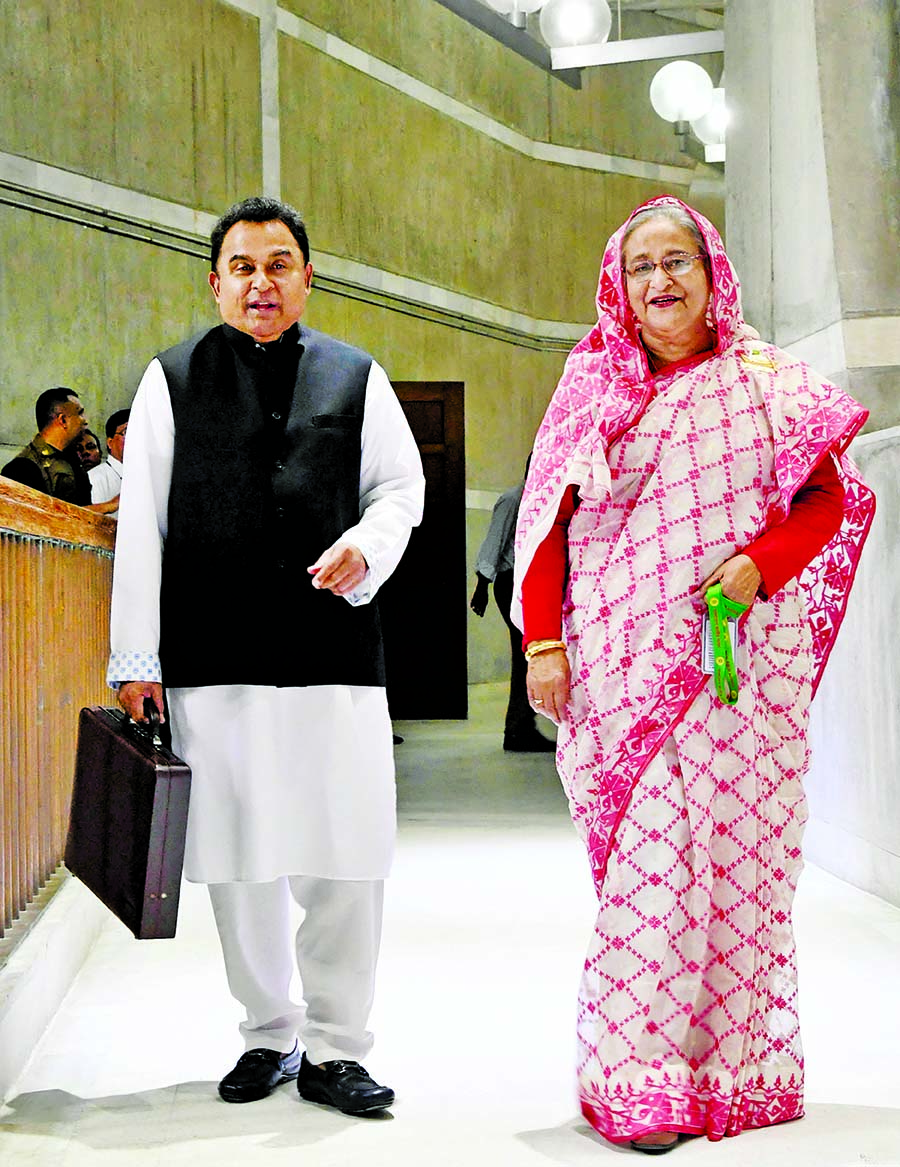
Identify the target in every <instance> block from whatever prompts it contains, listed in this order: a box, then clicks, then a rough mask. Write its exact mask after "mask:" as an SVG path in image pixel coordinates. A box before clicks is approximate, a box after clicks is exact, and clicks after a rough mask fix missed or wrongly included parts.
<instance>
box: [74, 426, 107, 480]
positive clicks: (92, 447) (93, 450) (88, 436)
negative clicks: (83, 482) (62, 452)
mask: <svg viewBox="0 0 900 1167" xmlns="http://www.w3.org/2000/svg"><path fill="white" fill-rule="evenodd" d="M75 454H76V455H77V457H78V464H79V466H81V468H82V470H84V471H85V473H86V472H87V471H88V470H93V468H94V467H95V466H99V465H100V463H101V462H102V460H103V455H102V454H101V452H100V439H99V438H98V437H97V435H96V434H95V433H94V431H93V430H85V431H84V433H83V434H82V435H81V437H80V438H78V440H77V441H76V442H75Z"/></svg>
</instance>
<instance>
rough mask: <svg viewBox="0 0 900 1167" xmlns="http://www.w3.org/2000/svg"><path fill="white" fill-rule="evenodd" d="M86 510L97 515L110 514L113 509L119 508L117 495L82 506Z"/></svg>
mask: <svg viewBox="0 0 900 1167" xmlns="http://www.w3.org/2000/svg"><path fill="white" fill-rule="evenodd" d="M84 509H85V510H86V511H94V512H95V513H96V514H98V515H110V514H112V512H113V511H117V510H118V509H119V496H118V495H116V497H115V498H111V499H110V500H109V501H108V502H92V503H90V504H89V505H88V506H86V507H85V508H84Z"/></svg>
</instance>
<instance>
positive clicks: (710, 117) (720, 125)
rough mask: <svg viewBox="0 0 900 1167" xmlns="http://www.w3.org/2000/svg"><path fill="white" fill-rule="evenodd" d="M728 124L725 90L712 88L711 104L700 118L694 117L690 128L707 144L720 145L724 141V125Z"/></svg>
mask: <svg viewBox="0 0 900 1167" xmlns="http://www.w3.org/2000/svg"><path fill="white" fill-rule="evenodd" d="M727 125H728V110H727V109H726V107H725V90H724V89H714V90H713V92H712V105H710V107H709V109H708V110H707V111H706V113H705V114H704V115H703V117H702V118H694V119H693V121H692V122H691V129H692V130H693V131H694V133H695V134H696V135H697V137H698V138H699V139H700V141H701V142H703V143H704V144H705V145H707V146H720V145H721V144H722V143H723V142H724V141H725V127H726V126H727Z"/></svg>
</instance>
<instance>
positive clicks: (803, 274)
mask: <svg viewBox="0 0 900 1167" xmlns="http://www.w3.org/2000/svg"><path fill="white" fill-rule="evenodd" d="M896 20H897V10H896V6H895V3H894V0H854V3H852V4H847V3H846V0H790V2H789V3H786V2H785V0H728V4H727V6H726V17H725V74H726V81H725V89H726V94H727V100H728V104H729V107H730V108H731V110H732V113H733V122H732V124H731V125H730V126H729V130H728V139H727V147H728V160H727V163H726V221H727V224H728V251H729V254H730V255H731V258H732V259H733V261H734V263H735V266H736V267H737V270H738V273H739V275H740V277H741V281H742V284H743V289H744V307H745V314H746V316H747V318H748V320H749V321H750V322H751V323H752V324H753V325H754V326H755V327H757V328H758V329H759V331H760V332H761V333H762V335H763V337H764V338H765V339H768V340H773V341H775V343H777V344H779V345H781V346H782V347H783V348H785V349H787V350H789V351H790V352H792V353H795V354H796V355H797V356H800V357H802V358H804V359H805V360H807V361H808V362H809V363H810V364H811V365H812V366H813V367H814V368H815V369H817V370H818V371H819V372H820V373H822V374H824V375H826V376H828V377H829V378H830V379H831V380H833V381H837V382H838V383H840V384H842V385H843V386H844V387H846V388H848V389H849V391H850V392H851V393H852V394H853V396H854V397H856V398H857V400H859V401H860V402H862V404H863V405H865V406H867V408H868V409H869V410H870V413H871V416H870V419H869V423H868V427H867V429H868V432H867V433H866V434H865V435H864V436H863V437H862V438H861V439H858V441H857V442H856V443H854V447H853V448H852V449H851V453H852V454H854V455H855V456H856V458H857V460H858V462H859V464H860V466H861V468H862V470H863V473H864V475H866V476H867V477H868V479H869V482H870V485H871V486H873V488H874V489H875V491H876V495H877V496H878V499H879V512H878V514H877V515H876V520H875V524H874V526H873V528H872V533H871V535H870V538H869V544H868V546H867V548H866V552H865V554H864V556H863V560H862V566H861V569H860V573H859V577H858V579H857V583H856V587H855V589H854V592H853V595H852V596H851V601H850V605H849V608H848V611H847V617H846V619H845V621H844V626H843V628H842V630H841V634H840V638H839V640H838V644H837V648H836V650H835V652H834V653H833V655H832V658H831V661H830V662H829V666H828V668H827V669H826V672H825V677H824V679H823V682H822V686H821V689H820V691H819V694H818V696H817V697H816V701H815V703H814V706H813V716H812V726H811V735H810V736H811V743H812V747H813V762H812V768H811V771H810V774H809V778H808V782H807V789H808V791H809V796H810V809H811V816H812V817H811V821H810V825H809V828H808V831H807V840H806V845H805V849H806V853H807V855H808V856H809V858H811V859H812V860H813V861H814V862H817V863H819V864H821V865H822V866H824V867H827V868H828V869H829V870H831V871H834V872H835V873H836V874H838V875H840V876H842V877H844V878H846V879H848V880H850V881H851V882H853V883H856V884H858V885H859V886H861V887H864V888H866V889H868V890H869V891H873V892H875V893H877V894H879V895H882V896H884V897H886V898H888V899H891V900H893V901H894V902H895V903H900V788H898V784H897V774H898V772H900V672H898V669H897V667H896V651H895V645H896V615H895V613H896V610H897V607H896V605H897V602H898V597H897V591H898V585H897V580H900V555H898V540H897V537H896V514H897V510H896V508H897V499H898V489H897V483H898V482H900V92H898V58H900V49H898V28H897V23H896Z"/></svg>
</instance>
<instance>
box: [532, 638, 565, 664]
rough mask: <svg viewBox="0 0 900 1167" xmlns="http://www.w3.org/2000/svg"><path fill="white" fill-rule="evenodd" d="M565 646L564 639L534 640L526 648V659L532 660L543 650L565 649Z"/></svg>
mask: <svg viewBox="0 0 900 1167" xmlns="http://www.w3.org/2000/svg"><path fill="white" fill-rule="evenodd" d="M565 647H566V642H565V641H564V640H532V641H530V642H529V644H528V647H527V648H526V649H525V659H526V660H527V661H530V660H531V658H532V657H533V656H539V655H540V653H542V652H553V650H554V649H556V648H561V649H563V651H565Z"/></svg>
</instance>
